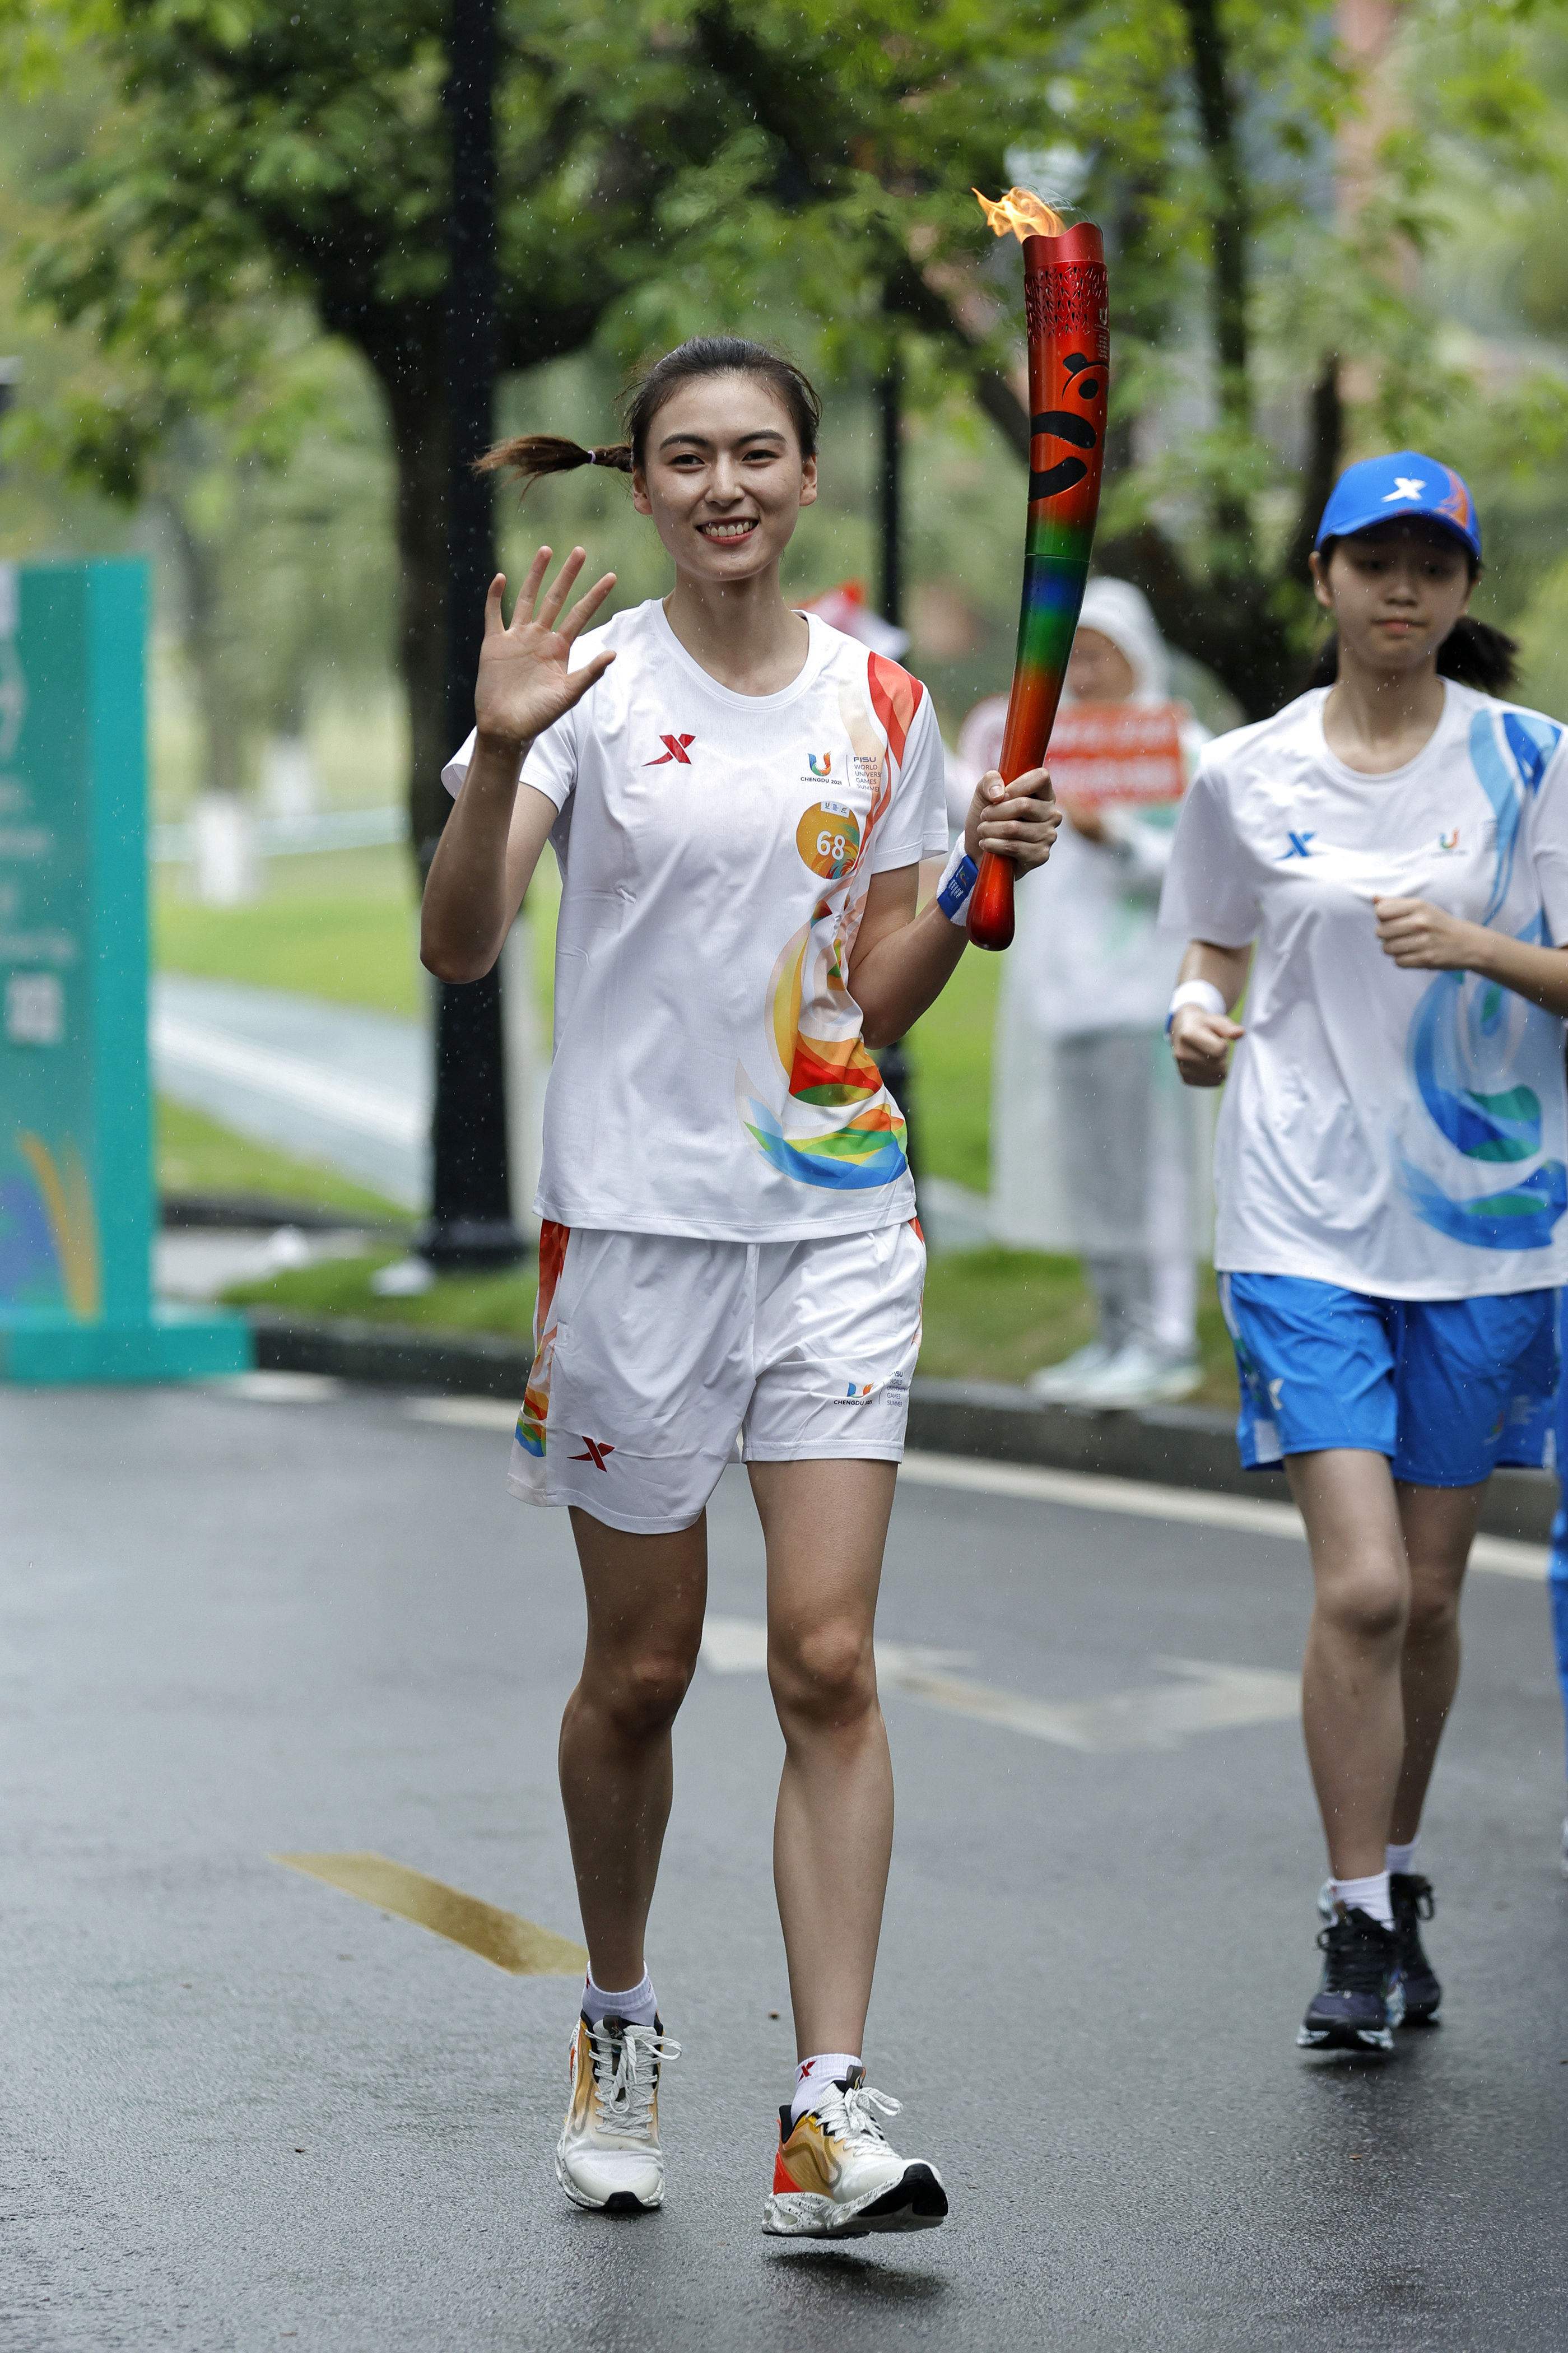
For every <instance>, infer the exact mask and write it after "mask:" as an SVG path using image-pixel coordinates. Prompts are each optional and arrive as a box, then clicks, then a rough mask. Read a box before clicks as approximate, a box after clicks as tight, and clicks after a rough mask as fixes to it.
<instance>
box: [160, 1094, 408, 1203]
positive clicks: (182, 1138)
mask: <svg viewBox="0 0 1568 2353" xmlns="http://www.w3.org/2000/svg"><path fill="white" fill-rule="evenodd" d="M157 1182H158V1190H159V1192H160V1193H216V1194H220V1195H221V1194H226V1193H250V1194H256V1195H258V1196H259V1197H260V1198H263V1199H265V1200H271V1201H278V1202H280V1203H295V1202H297V1203H299V1204H300V1206H301V1207H305V1208H319V1209H342V1211H343V1212H344V1213H345V1215H346V1216H348V1217H349V1218H351V1219H353V1218H374V1219H383V1218H393V1219H397V1220H399V1222H406V1220H407V1217H408V1212H407V1210H406V1209H400V1208H398V1207H397V1206H396V1204H395V1202H392V1201H386V1200H383V1198H381V1196H380V1195H379V1194H378V1193H371V1192H367V1191H366V1190H365V1188H364V1187H363V1186H362V1185H355V1184H353V1183H352V1182H351V1181H350V1179H349V1178H348V1177H346V1176H337V1175H336V1174H335V1173H334V1171H333V1170H331V1169H330V1168H321V1167H318V1166H316V1165H315V1163H314V1162H312V1161H309V1160H295V1159H293V1158H291V1157H290V1155H289V1154H288V1153H286V1152H274V1151H272V1150H271V1149H270V1147H269V1146H268V1145H265V1144H252V1143H250V1142H249V1141H248V1140H247V1138H246V1137H245V1136H243V1135H236V1134H234V1132H233V1130H232V1129H230V1128H226V1127H219V1126H218V1125H217V1124H216V1121H214V1120H210V1119H205V1118H204V1117H203V1116H202V1114H201V1113H200V1112H195V1111H187V1110H186V1109H185V1107H184V1104H183V1103H171V1102H170V1101H169V1099H168V1097H167V1096H166V1095H165V1096H160V1097H159V1100H158V1127H157Z"/></svg>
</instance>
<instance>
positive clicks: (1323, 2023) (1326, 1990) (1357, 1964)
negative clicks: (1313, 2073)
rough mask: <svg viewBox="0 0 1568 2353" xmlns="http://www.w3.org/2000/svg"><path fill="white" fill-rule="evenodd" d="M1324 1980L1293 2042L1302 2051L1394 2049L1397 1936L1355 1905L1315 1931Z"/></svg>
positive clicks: (1399, 2000) (1400, 1999) (1400, 2003)
mask: <svg viewBox="0 0 1568 2353" xmlns="http://www.w3.org/2000/svg"><path fill="white" fill-rule="evenodd" d="M1318 1949H1319V1951H1320V1952H1321V1954H1322V1955H1323V1957H1324V1958H1323V1981H1322V1983H1321V1986H1320V1987H1319V1988H1318V1990H1317V1992H1316V1993H1315V1994H1314V1995H1313V1996H1312V1999H1311V2000H1310V2002H1309V2003H1308V2005H1307V2015H1306V2017H1305V2018H1304V2019H1303V2020H1302V2021H1301V2025H1300V2031H1299V2032H1298V2034H1297V2036H1296V2041H1297V2042H1298V2043H1299V2045H1300V2048H1301V2049H1302V2050H1303V2051H1392V2050H1393V2048H1394V2028H1395V2027H1396V2026H1397V2025H1398V2024H1399V2021H1400V2020H1401V2019H1402V2018H1403V2017H1404V2015H1405V1983H1404V1979H1403V1978H1401V1976H1400V1974H1399V1939H1398V1937H1397V1936H1395V1935H1394V1930H1393V1929H1392V1928H1384V1927H1383V1926H1380V1924H1379V1923H1378V1922H1377V1921H1376V1920H1374V1919H1373V1916H1372V1915H1371V1913H1370V1912H1363V1910H1362V1909H1361V1907H1360V1906H1359V1905H1357V1907H1356V1909H1355V1910H1354V1911H1353V1912H1347V1911H1346V1909H1345V1907H1344V1905H1342V1904H1336V1905H1334V1916H1333V1918H1332V1919H1331V1921H1330V1922H1329V1925H1328V1926H1327V1927H1326V1928H1324V1929H1323V1930H1322V1931H1321V1933H1320V1935H1319V1937H1318Z"/></svg>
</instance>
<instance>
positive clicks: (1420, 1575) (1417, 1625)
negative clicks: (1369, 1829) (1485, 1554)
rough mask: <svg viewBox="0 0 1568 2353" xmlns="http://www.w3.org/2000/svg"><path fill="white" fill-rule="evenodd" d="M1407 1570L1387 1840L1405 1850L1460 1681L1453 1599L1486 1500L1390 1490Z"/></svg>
mask: <svg viewBox="0 0 1568 2353" xmlns="http://www.w3.org/2000/svg"><path fill="white" fill-rule="evenodd" d="M1397 1493H1398V1496H1399V1518H1400V1524H1401V1525H1402V1527H1403V1529H1404V1531H1405V1556H1406V1557H1407V1559H1408V1561H1409V1563H1410V1615H1409V1618H1408V1620H1407V1621H1406V1624H1405V1649H1404V1651H1403V1652H1402V1653H1401V1657H1400V1689H1401V1694H1402V1696H1403V1698H1404V1702H1405V1757H1404V1761H1403V1763H1402V1764H1401V1767H1400V1771H1399V1787H1398V1788H1397V1789H1396V1790H1395V1792H1394V1817H1393V1822H1392V1825H1391V1827H1390V1830H1389V1833H1388V1835H1389V1838H1390V1840H1391V1841H1393V1843H1394V1845H1395V1846H1404V1845H1407V1844H1408V1843H1409V1841H1411V1840H1412V1839H1414V1838H1415V1833H1416V1831H1418V1830H1419V1829H1420V1827H1421V1808H1422V1806H1423V1804H1424V1803H1425V1801H1426V1784H1427V1782H1428V1781H1429V1780H1430V1779H1431V1778H1432V1767H1433V1766H1434V1765H1435V1764H1436V1759H1437V1743H1438V1742H1439V1741H1440V1740H1441V1738H1442V1737H1443V1726H1444V1725H1445V1724H1447V1720H1448V1710H1449V1708H1450V1707H1451V1706H1452V1705H1453V1704H1454V1693H1455V1691H1456V1690H1457V1688H1458V1681H1459V1594H1460V1590H1461V1588H1462V1587H1463V1585H1464V1581H1465V1567H1466V1564H1467V1563H1468V1560H1469V1557H1470V1546H1471V1545H1472V1544H1473V1543H1474V1541H1475V1535H1476V1523H1477V1521H1478V1520H1479V1518H1480V1514H1481V1498H1482V1496H1483V1495H1484V1494H1485V1493H1486V1482H1485V1481H1484V1480H1483V1481H1482V1482H1481V1484H1480V1485H1479V1486H1476V1487H1411V1486H1406V1485H1405V1483H1404V1482H1400V1485H1399V1487H1398V1489H1397Z"/></svg>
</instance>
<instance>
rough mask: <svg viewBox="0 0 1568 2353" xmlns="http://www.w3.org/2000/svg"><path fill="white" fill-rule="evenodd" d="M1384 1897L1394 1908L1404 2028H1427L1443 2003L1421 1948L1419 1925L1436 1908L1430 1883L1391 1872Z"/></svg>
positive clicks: (1435, 1975) (1407, 1873)
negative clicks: (1403, 2000) (1402, 1980)
mask: <svg viewBox="0 0 1568 2353" xmlns="http://www.w3.org/2000/svg"><path fill="white" fill-rule="evenodd" d="M1388 1895H1389V1901H1390V1902H1391V1903H1392V1905H1393V1906H1394V1937H1395V1939H1396V1941H1397V1943H1398V1946H1399V1974H1400V1976H1401V1977H1402V1978H1404V1980H1405V2025H1406V2026H1431V2025H1433V2024H1434V2023H1435V2022H1436V2016H1437V2005H1438V2003H1439V2002H1440V2001H1441V2000H1442V1999H1443V1989H1442V1987H1441V1986H1440V1985H1439V1984H1438V1982H1437V1973H1436V1969H1434V1968H1433V1967H1432V1964H1431V1962H1430V1961H1429V1960H1428V1959H1427V1957H1426V1953H1425V1952H1424V1951H1423V1950H1422V1947H1421V1923H1422V1921H1423V1920H1430V1918H1431V1917H1432V1915H1433V1912H1434V1911H1435V1910H1436V1900H1435V1898H1434V1896H1433V1894H1432V1883H1431V1881H1430V1880H1429V1879H1418V1878H1417V1877H1416V1875H1415V1873H1414V1872H1412V1871H1391V1872H1390V1873H1389V1874H1388Z"/></svg>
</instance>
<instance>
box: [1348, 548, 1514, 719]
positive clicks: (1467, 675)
mask: <svg viewBox="0 0 1568 2353" xmlns="http://www.w3.org/2000/svg"><path fill="white" fill-rule="evenodd" d="M1410 520H1411V521H1412V522H1415V521H1417V520H1418V518H1416V517H1415V516H1412V517H1411V518H1410ZM1419 520H1425V518H1419ZM1442 528H1443V527H1442V525H1441V524H1438V525H1437V526H1436V529H1438V530H1442ZM1348 536H1349V537H1350V538H1352V539H1359V538H1360V537H1361V533H1359V532H1351V533H1349V534H1348ZM1443 536H1444V538H1445V539H1447V540H1449V541H1451V542H1452V543H1453V544H1454V545H1455V546H1457V547H1458V548H1459V549H1460V550H1461V552H1462V554H1463V555H1464V558H1465V562H1466V563H1467V564H1468V566H1469V571H1470V586H1471V587H1472V588H1473V587H1474V586H1475V585H1476V582H1477V581H1478V580H1479V578H1480V576H1481V566H1480V560H1479V557H1478V556H1476V555H1475V554H1472V552H1471V550H1470V549H1469V548H1468V546H1466V544H1465V543H1464V541H1463V540H1462V539H1460V538H1459V536H1458V533H1456V532H1450V531H1443ZM1340 538H1341V534H1340V533H1335V534H1334V536H1333V537H1332V538H1331V539H1325V540H1324V541H1323V543H1322V545H1321V547H1320V548H1319V549H1318V557H1319V561H1320V562H1321V565H1322V567H1323V569H1324V571H1325V572H1326V571H1327V570H1328V568H1329V565H1331V563H1332V562H1333V559H1334V550H1335V548H1336V547H1338V545H1339V543H1340ZM1518 651H1519V646H1518V642H1517V640H1516V639H1514V638H1510V637H1507V636H1505V635H1504V633H1503V631H1502V630H1501V629H1494V628H1491V626H1490V625H1489V623H1488V622H1486V621H1472V620H1471V619H1470V617H1469V616H1468V614H1466V616H1465V617H1464V618H1463V619H1462V620H1458V621H1456V622H1455V624H1454V626H1453V628H1451V629H1450V630H1449V632H1448V634H1447V637H1446V638H1444V640H1443V642H1442V644H1441V645H1440V646H1439V647H1438V649H1437V675H1438V677H1439V678H1451V679H1452V680H1453V681H1454V683H1455V684H1456V686H1473V687H1474V688H1476V690H1477V691H1478V692H1479V693H1481V694H1504V693H1506V692H1507V691H1508V689H1509V688H1510V686H1514V685H1516V684H1517V683H1518V681H1519V672H1518V670H1517V669H1516V668H1515V666H1514V656H1515V655H1516V654H1517V653H1518ZM1339 673H1340V636H1339V631H1338V630H1337V629H1334V630H1331V632H1330V634H1329V635H1328V637H1326V638H1324V640H1323V642H1322V644H1321V646H1320V647H1319V648H1318V650H1317V652H1316V654H1315V655H1314V656H1313V657H1312V668H1311V671H1310V675H1309V677H1308V680H1307V684H1308V685H1309V686H1310V687H1312V686H1332V684H1333V682H1334V681H1335V679H1336V678H1337V677H1338V676H1339Z"/></svg>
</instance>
